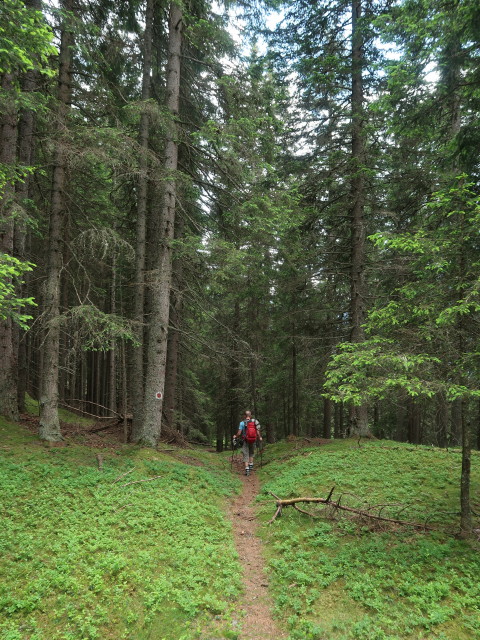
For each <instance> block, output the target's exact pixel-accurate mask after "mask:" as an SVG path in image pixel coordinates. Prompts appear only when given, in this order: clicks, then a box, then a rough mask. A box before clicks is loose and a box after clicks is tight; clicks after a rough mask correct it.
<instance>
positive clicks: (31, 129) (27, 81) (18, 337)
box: [14, 0, 42, 413]
mask: <svg viewBox="0 0 480 640" xmlns="http://www.w3.org/2000/svg"><path fill="white" fill-rule="evenodd" d="M25 6H26V7H28V8H31V9H33V10H34V11H41V9H42V5H41V2H40V0H25ZM37 85H38V74H37V72H36V71H28V72H27V73H26V74H25V78H24V80H23V83H22V91H23V92H25V93H31V92H33V91H35V90H36V88H37ZM34 133H35V113H34V111H33V109H23V111H22V113H21V114H20V121H19V127H18V161H19V163H20V164H21V165H23V166H25V167H29V166H31V165H32V162H33V157H34ZM31 184H32V180H31V177H30V176H25V178H24V180H23V181H21V182H18V183H17V184H16V185H15V191H16V200H17V203H18V205H19V206H20V208H21V209H24V213H23V218H24V219H25V218H26V211H25V209H26V206H27V205H26V202H27V200H28V198H29V196H30V190H31ZM21 220H22V218H21V217H20V222H19V221H18V220H17V221H16V223H15V236H14V250H15V254H16V256H17V257H18V258H19V259H20V260H22V261H23V260H25V252H26V241H27V226H26V224H25V222H22V221H21ZM28 275H29V274H26V277H25V284H24V285H23V286H22V290H21V297H26V291H27V289H28V280H29V278H28ZM15 343H16V350H17V354H18V355H17V358H18V361H17V362H18V365H17V367H18V368H17V370H18V376H17V403H18V410H19V411H20V413H24V412H25V394H26V392H27V379H28V375H27V372H28V364H27V333H26V332H25V331H24V330H23V329H21V328H20V327H16V329H15Z"/></svg>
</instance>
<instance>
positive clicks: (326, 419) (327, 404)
mask: <svg viewBox="0 0 480 640" xmlns="http://www.w3.org/2000/svg"><path fill="white" fill-rule="evenodd" d="M323 437H324V438H331V437H332V401H331V400H330V399H329V398H324V399H323Z"/></svg>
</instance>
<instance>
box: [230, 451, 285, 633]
mask: <svg viewBox="0 0 480 640" xmlns="http://www.w3.org/2000/svg"><path fill="white" fill-rule="evenodd" d="M233 472H234V473H237V474H238V480H239V482H241V483H242V491H241V493H240V494H239V495H238V497H237V498H236V499H235V501H234V503H233V504H232V507H231V509H230V514H229V515H230V518H231V520H232V523H233V532H234V539H235V544H236V547H237V550H238V554H239V556H240V563H241V565H242V567H243V582H244V585H245V598H244V600H243V601H242V602H241V603H239V605H240V606H241V608H242V609H243V611H244V612H245V617H244V618H243V620H242V631H241V633H240V639H241V640H281V639H282V638H283V639H285V638H287V636H288V634H287V633H285V632H284V631H283V630H282V629H280V628H279V626H278V624H277V622H276V621H275V620H274V619H273V617H272V611H273V602H272V599H271V598H270V596H269V593H268V580H267V576H266V575H265V561H264V558H263V553H262V542H261V540H260V538H259V537H258V536H257V534H256V530H257V526H258V525H257V521H256V519H255V508H254V505H253V501H254V500H255V497H256V496H257V494H258V492H259V490H260V482H259V480H258V478H257V475H256V473H255V472H254V473H252V474H251V475H250V476H248V477H247V476H245V475H243V463H242V462H241V459H240V457H238V458H236V459H235V460H234V465H233Z"/></svg>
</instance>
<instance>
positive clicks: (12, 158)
mask: <svg viewBox="0 0 480 640" xmlns="http://www.w3.org/2000/svg"><path fill="white" fill-rule="evenodd" d="M1 80H2V90H3V91H4V92H5V93H6V95H7V96H8V94H9V93H10V94H12V92H13V77H12V76H11V75H10V74H3V76H2V77H1ZM1 125H2V130H1V138H0V162H1V163H2V164H5V165H7V166H9V167H12V166H13V165H14V164H15V162H16V159H17V153H16V149H17V109H16V106H15V103H14V100H13V99H12V100H11V101H10V102H9V103H8V104H7V105H6V108H5V110H4V113H3V114H2V120H1ZM14 201H15V187H14V185H13V184H12V183H8V184H7V185H6V186H5V189H4V192H3V196H2V198H1V202H0V253H3V254H6V255H7V256H13V253H14V227H15V224H14V219H15V218H14ZM0 414H1V415H3V416H5V417H6V418H9V419H10V420H17V419H18V405H17V349H16V344H15V331H14V326H13V322H12V320H11V318H7V319H5V320H0Z"/></svg>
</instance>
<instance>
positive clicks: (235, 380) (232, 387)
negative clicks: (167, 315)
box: [225, 300, 246, 441]
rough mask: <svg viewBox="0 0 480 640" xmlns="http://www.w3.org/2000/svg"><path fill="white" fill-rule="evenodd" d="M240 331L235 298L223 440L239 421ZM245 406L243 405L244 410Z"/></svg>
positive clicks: (229, 438)
mask: <svg viewBox="0 0 480 640" xmlns="http://www.w3.org/2000/svg"><path fill="white" fill-rule="evenodd" d="M239 331H240V303H239V301H238V300H235V306H234V310H233V320H232V335H233V344H232V354H231V357H230V360H229V367H228V374H227V377H228V390H227V402H228V414H229V422H228V430H229V432H228V434H226V435H227V437H226V438H225V440H228V441H230V440H231V437H232V435H233V433H236V432H237V427H238V424H239V421H240V414H241V409H240V400H239V395H238V389H239V387H240V366H239V360H240V350H239V346H238V335H239ZM245 409H246V407H244V410H245Z"/></svg>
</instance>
